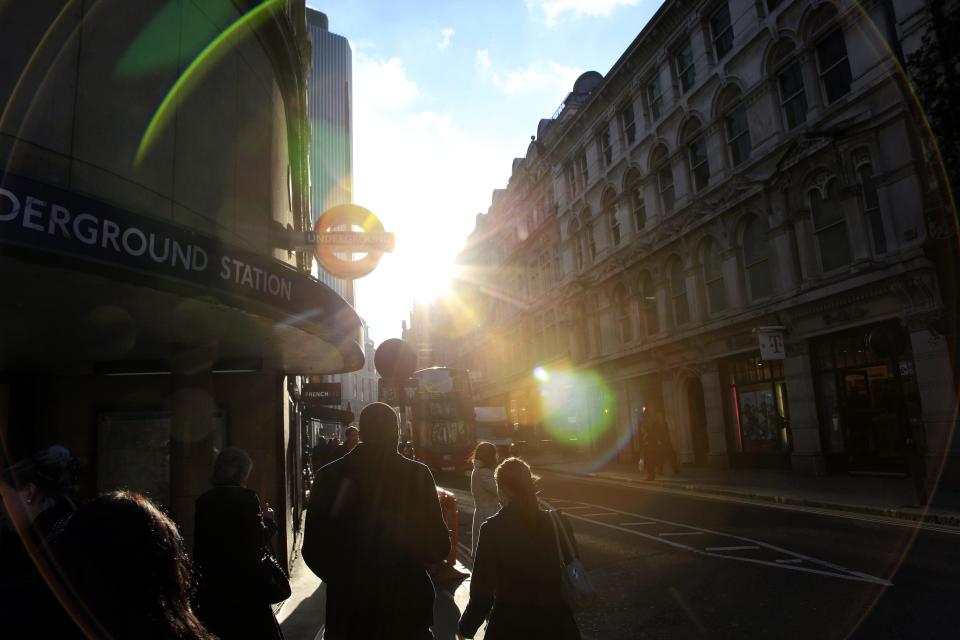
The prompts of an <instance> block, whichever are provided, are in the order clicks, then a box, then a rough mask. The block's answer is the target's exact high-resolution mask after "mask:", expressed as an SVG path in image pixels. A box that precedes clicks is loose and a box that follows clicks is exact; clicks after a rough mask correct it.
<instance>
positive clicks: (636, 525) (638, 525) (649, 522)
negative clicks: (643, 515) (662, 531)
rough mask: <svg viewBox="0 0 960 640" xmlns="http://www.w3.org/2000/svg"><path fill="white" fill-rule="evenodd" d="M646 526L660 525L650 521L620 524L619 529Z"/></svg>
mask: <svg viewBox="0 0 960 640" xmlns="http://www.w3.org/2000/svg"><path fill="white" fill-rule="evenodd" d="M647 524H660V523H658V522H653V521H652V520H648V521H647V522H621V523H620V526H621V527H642V526H644V525H647Z"/></svg>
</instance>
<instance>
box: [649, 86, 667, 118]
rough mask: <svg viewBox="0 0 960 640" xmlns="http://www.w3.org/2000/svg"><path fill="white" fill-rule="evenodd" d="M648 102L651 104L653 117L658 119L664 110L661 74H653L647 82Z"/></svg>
mask: <svg viewBox="0 0 960 640" xmlns="http://www.w3.org/2000/svg"><path fill="white" fill-rule="evenodd" d="M647 103H648V105H649V106H650V116H651V119H652V120H656V119H658V118H659V117H660V113H661V112H662V110H663V92H662V91H661V90H660V76H659V75H655V76H653V78H652V79H651V80H650V83H649V84H647Z"/></svg>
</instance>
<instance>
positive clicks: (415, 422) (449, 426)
mask: <svg viewBox="0 0 960 640" xmlns="http://www.w3.org/2000/svg"><path fill="white" fill-rule="evenodd" d="M413 379H414V380H415V381H416V387H415V390H414V393H413V398H412V399H411V402H410V410H411V415H410V422H411V434H410V435H411V441H412V442H411V444H412V446H413V452H412V453H413V456H414V457H415V458H416V459H417V460H419V461H420V462H423V463H424V464H426V465H427V466H429V467H430V468H431V469H435V470H441V471H451V470H458V469H467V468H469V467H470V454H471V452H472V451H473V447H474V446H475V445H476V442H477V437H476V428H475V426H474V414H473V393H472V391H471V388H470V372H469V371H467V370H466V369H455V368H452V367H431V368H429V369H421V370H420V371H417V372H415V373H414V374H413Z"/></svg>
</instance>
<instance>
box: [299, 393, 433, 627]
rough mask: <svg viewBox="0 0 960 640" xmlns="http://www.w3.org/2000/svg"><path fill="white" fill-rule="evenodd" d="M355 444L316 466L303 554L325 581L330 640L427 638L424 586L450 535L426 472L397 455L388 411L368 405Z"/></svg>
mask: <svg viewBox="0 0 960 640" xmlns="http://www.w3.org/2000/svg"><path fill="white" fill-rule="evenodd" d="M360 437H361V439H362V442H361V443H360V444H358V445H357V446H356V447H355V448H354V449H353V451H351V452H350V453H348V454H347V455H345V456H344V457H342V458H340V459H339V460H337V461H335V462H332V463H330V464H328V465H327V466H325V467H323V469H321V470H320V473H319V475H318V476H317V478H316V480H315V481H314V484H313V489H312V490H311V492H310V506H309V509H308V510H307V520H306V525H305V530H304V541H303V551H302V553H303V559H304V561H305V562H306V564H307V566H308V567H310V569H311V570H312V571H313V572H314V573H315V574H317V576H319V577H320V579H322V580H323V581H324V582H325V583H326V585H327V607H326V631H325V634H326V635H325V637H326V638H328V639H329V640H341V639H353V638H364V639H369V640H375V639H376V638H391V639H393V638H396V639H398V640H400V639H411V640H412V639H416V638H432V637H433V636H432V634H431V632H430V627H431V626H432V625H433V599H434V591H433V583H432V582H431V581H430V577H429V575H428V574H427V571H426V569H425V566H426V565H429V564H434V563H437V562H441V561H442V560H443V559H444V558H445V557H446V556H447V553H448V552H449V551H450V537H449V532H448V531H447V526H446V524H445V523H444V521H443V514H442V513H441V511H440V501H439V499H438V498H437V489H436V484H435V483H434V480H433V475H432V474H431V473H430V470H429V469H428V468H427V467H426V466H424V465H423V464H420V463H419V462H414V461H412V460H408V459H406V458H404V457H403V456H401V455H399V454H398V453H397V442H398V437H399V424H398V420H397V415H396V413H395V412H394V411H393V409H392V408H391V407H390V406H389V405H386V404H383V403H379V402H377V403H373V404H371V405H368V406H367V407H366V408H364V410H363V411H362V412H361V414H360Z"/></svg>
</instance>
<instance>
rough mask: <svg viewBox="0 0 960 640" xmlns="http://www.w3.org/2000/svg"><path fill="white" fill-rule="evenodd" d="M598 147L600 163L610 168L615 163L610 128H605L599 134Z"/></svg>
mask: <svg viewBox="0 0 960 640" xmlns="http://www.w3.org/2000/svg"><path fill="white" fill-rule="evenodd" d="M597 147H599V149H600V162H601V163H603V166H604V167H609V166H610V163H611V162H612V161H613V149H612V148H611V147H610V127H609V126H607V127H604V128H603V129H601V130H600V133H599V134H597Z"/></svg>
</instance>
